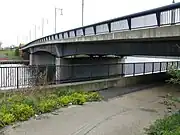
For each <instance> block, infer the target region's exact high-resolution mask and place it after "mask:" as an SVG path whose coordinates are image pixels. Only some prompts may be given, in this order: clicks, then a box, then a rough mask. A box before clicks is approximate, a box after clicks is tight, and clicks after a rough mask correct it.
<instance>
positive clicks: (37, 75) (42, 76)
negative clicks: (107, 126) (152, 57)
mask: <svg viewBox="0 0 180 135" xmlns="http://www.w3.org/2000/svg"><path fill="white" fill-rule="evenodd" d="M171 66H174V67H175V68H177V69H179V68H180V61H172V62H145V63H115V64H99V65H97V64H96V65H93V64H91V65H61V66H55V65H47V66H22V67H0V89H13V88H22V87H32V86H34V85H36V86H37V85H42V83H43V84H44V81H45V82H46V84H48V85H51V84H60V83H67V82H79V81H90V80H97V79H106V78H113V77H129V76H138V75H146V74H154V73H162V72H166V71H167V70H168V69H169V67H171Z"/></svg>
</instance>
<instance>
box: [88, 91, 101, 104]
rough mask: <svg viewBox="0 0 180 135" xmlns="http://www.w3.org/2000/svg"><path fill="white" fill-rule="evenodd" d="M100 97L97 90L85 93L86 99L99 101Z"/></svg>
mask: <svg viewBox="0 0 180 135" xmlns="http://www.w3.org/2000/svg"><path fill="white" fill-rule="evenodd" d="M101 99H102V98H101V96H100V95H99V94H98V93H97V92H92V93H89V94H87V101H89V102H92V101H100V100H101Z"/></svg>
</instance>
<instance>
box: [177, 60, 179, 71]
mask: <svg viewBox="0 0 180 135" xmlns="http://www.w3.org/2000/svg"><path fill="white" fill-rule="evenodd" d="M178 64H179V62H178V61H177V69H178V68H179V65H178Z"/></svg>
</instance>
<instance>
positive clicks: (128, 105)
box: [4, 85, 180, 135]
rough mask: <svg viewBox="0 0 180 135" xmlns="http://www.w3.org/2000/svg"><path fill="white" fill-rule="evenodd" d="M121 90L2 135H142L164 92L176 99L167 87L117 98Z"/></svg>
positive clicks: (161, 111)
mask: <svg viewBox="0 0 180 135" xmlns="http://www.w3.org/2000/svg"><path fill="white" fill-rule="evenodd" d="M131 89H132V88H131ZM121 90H123V89H122V88H118V87H116V88H113V89H108V90H105V91H102V92H100V94H101V95H102V96H104V98H105V99H106V100H104V101H102V102H98V103H86V104H85V105H83V106H70V107H68V108H63V109H60V110H57V111H56V112H54V113H50V114H45V115H42V116H41V117H39V118H38V119H31V120H30V121H26V122H23V123H19V124H17V125H16V126H13V127H8V128H7V129H6V130H5V132H4V135H41V134H42V135H50V134H52V135H59V134H61V135H96V134H103V135H120V134H122V135H137V134H138V135H144V127H148V126H149V125H150V124H151V123H152V122H154V121H155V120H156V119H158V118H162V117H163V116H164V114H165V111H166V107H165V106H164V105H163V104H161V102H162V100H163V99H162V98H161V97H163V96H165V95H167V94H168V93H171V95H174V96H180V92H179V89H178V88H176V87H173V86H171V85H164V86H156V87H153V88H148V89H144V90H142V91H138V92H134V93H130V94H126V95H121V94H120V93H119V91H121ZM114 93H116V94H114ZM110 94H114V95H113V96H111V97H109V95H110ZM42 129H43V130H42Z"/></svg>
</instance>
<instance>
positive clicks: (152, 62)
mask: <svg viewBox="0 0 180 135" xmlns="http://www.w3.org/2000/svg"><path fill="white" fill-rule="evenodd" d="M153 73H154V62H152V74H153Z"/></svg>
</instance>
